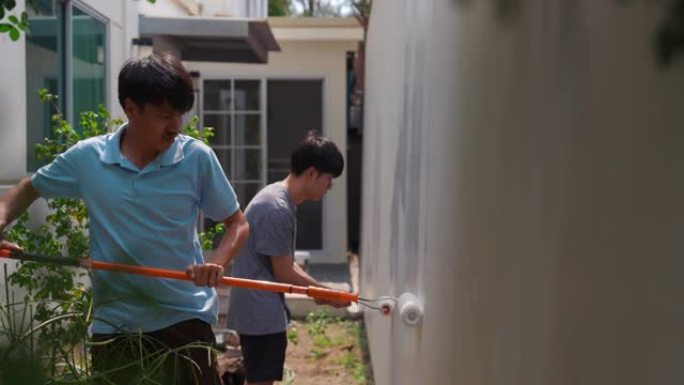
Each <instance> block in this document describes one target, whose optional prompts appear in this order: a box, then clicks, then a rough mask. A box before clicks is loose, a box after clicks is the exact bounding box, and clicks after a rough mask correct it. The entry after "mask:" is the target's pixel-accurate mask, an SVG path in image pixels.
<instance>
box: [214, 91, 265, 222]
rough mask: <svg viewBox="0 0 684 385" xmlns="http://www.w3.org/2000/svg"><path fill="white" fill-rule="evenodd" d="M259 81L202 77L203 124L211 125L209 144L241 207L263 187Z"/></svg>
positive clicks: (260, 92) (261, 111) (261, 112)
mask: <svg viewBox="0 0 684 385" xmlns="http://www.w3.org/2000/svg"><path fill="white" fill-rule="evenodd" d="M261 88H262V82H261V80H253V79H244V80H243V79H230V80H205V81H204V87H203V103H202V112H203V113H202V118H203V122H202V125H203V126H204V127H213V128H214V133H215V136H214V139H213V141H212V148H213V149H214V152H216V156H217V157H218V158H219V161H220V162H221V166H223V170H224V171H225V172H226V174H227V176H228V178H229V179H230V183H231V184H232V185H233V188H234V189H235V193H236V194H237V196H238V200H239V201H240V205H241V206H242V207H243V209H244V208H245V207H246V206H247V204H248V203H249V201H250V200H251V199H252V197H254V195H256V193H257V192H258V191H259V190H260V189H261V188H262V187H264V182H265V169H264V138H263V131H264V129H263V116H264V108H263V102H262V91H261Z"/></svg>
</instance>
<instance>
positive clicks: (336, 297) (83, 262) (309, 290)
mask: <svg viewBox="0 0 684 385" xmlns="http://www.w3.org/2000/svg"><path fill="white" fill-rule="evenodd" d="M0 257H2V258H11V259H18V260H22V261H35V262H43V263H53V264H59V265H67V266H76V267H83V268H86V269H96V270H105V271H115V272H120V273H128V274H137V275H145V276H148V277H156V278H168V279H178V280H183V281H192V279H191V278H190V276H189V275H188V274H187V273H186V272H184V271H177V270H169V269H158V268H154V267H145V266H133V265H124V264H119V263H110V262H100V261H93V260H90V259H76V258H63V257H54V256H48V255H39V254H31V253H25V252H19V251H15V250H12V249H8V248H1V249H0ZM221 285H225V286H233V287H240V288H243V289H252V290H265V291H272V292H277V293H297V294H304V295H307V296H309V297H311V298H317V299H327V300H333V301H340V302H358V301H359V295H358V294H354V293H348V292H345V291H341V290H330V289H323V288H320V287H314V286H308V287H306V286H296V285H290V284H286V283H277V282H268V281H258V280H253V279H243V278H232V277H223V278H221Z"/></svg>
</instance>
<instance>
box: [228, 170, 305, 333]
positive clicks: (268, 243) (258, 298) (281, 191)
mask: <svg viewBox="0 0 684 385" xmlns="http://www.w3.org/2000/svg"><path fill="white" fill-rule="evenodd" d="M245 217H246V218H247V222H249V238H248V240H247V242H246V244H245V245H244V246H243V247H242V249H241V250H240V253H239V254H238V255H237V256H236V257H235V261H234V262H233V266H232V268H231V276H233V277H236V278H248V279H258V280H265V281H275V279H274V277H273V271H272V268H271V261H270V257H271V256H285V255H289V256H294V242H295V233H296V225H297V221H296V206H295V205H294V203H293V202H292V199H291V198H290V195H289V194H288V192H287V189H286V188H285V186H283V184H282V183H281V182H276V183H273V184H270V185H268V186H266V187H265V188H264V189H263V190H261V191H260V192H259V193H258V194H257V195H256V196H255V197H254V198H252V201H251V202H250V203H249V205H248V206H247V209H246V210H245ZM228 319H229V321H228V322H229V326H230V327H231V328H233V329H235V331H237V332H238V333H240V334H246V335H266V334H274V333H281V332H284V331H285V330H286V328H287V315H286V311H285V307H284V304H283V300H282V298H281V295H280V294H278V293H272V292H267V291H259V290H247V289H240V288H237V287H234V288H232V289H231V293H230V308H229V316H228Z"/></svg>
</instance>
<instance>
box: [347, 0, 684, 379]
mask: <svg viewBox="0 0 684 385" xmlns="http://www.w3.org/2000/svg"><path fill="white" fill-rule="evenodd" d="M666 12H668V8H667V7H665V5H664V4H661V3H649V2H629V4H621V3H619V2H614V1H607V2H604V1H594V0H573V1H565V0H531V1H525V2H522V1H521V2H511V1H501V2H499V1H453V0H434V1H415V0H376V1H374V2H373V13H372V17H371V23H370V29H369V35H368V46H367V47H368V48H367V71H366V90H367V92H366V104H365V126H364V150H365V151H364V177H363V195H362V196H363V210H362V216H363V218H362V246H361V255H360V257H361V262H362V269H361V272H362V283H361V291H362V293H363V295H364V296H365V297H367V298H375V297H378V296H399V295H401V294H402V293H404V292H410V293H413V294H415V296H416V297H417V299H418V301H417V302H418V304H419V305H421V306H422V309H423V316H422V319H421V320H420V322H419V324H417V325H411V324H410V323H408V324H407V323H405V322H403V321H402V320H401V317H399V316H397V315H394V316H391V317H386V316H383V315H381V314H380V313H379V312H377V311H370V310H369V311H368V312H367V313H366V314H365V320H366V326H367V331H368V336H369V344H370V350H371V360H372V363H373V369H374V374H375V378H374V379H375V383H376V384H378V385H409V384H410V385H414V384H482V385H484V384H487V385H504V384H505V385H513V384H525V385H547V384H558V385H560V384H565V385H571V384H572V385H575V384H583V385H594V384H595V385H598V384H623V385H624V384H634V385H637V384H681V383H683V382H684V370H682V366H681V357H682V356H684V335H683V334H682V327H681V325H682V320H684V306H682V298H681V293H682V292H684V280H682V275H683V273H684V259H683V258H682V254H683V253H684V244H683V243H682V239H683V238H682V234H684V210H683V207H682V193H683V192H684V179H683V178H682V175H684V158H683V157H682V148H684V130H682V122H684V109H682V107H681V102H682V92H683V91H682V90H684V88H683V86H684V68H683V66H684V62H683V61H682V59H681V57H678V59H677V60H675V62H674V63H673V65H672V66H671V67H669V68H662V67H660V66H659V65H658V63H657V61H656V58H655V54H654V51H655V50H654V47H653V36H654V32H655V31H656V29H657V28H658V27H659V26H660V25H661V22H662V20H663V18H664V15H665V14H666ZM672 12H674V11H672ZM398 20H401V21H402V22H401V23H399V22H397V21H398Z"/></svg>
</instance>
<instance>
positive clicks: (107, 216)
mask: <svg viewBox="0 0 684 385" xmlns="http://www.w3.org/2000/svg"><path fill="white" fill-rule="evenodd" d="M125 129H126V124H124V125H123V126H121V127H120V128H119V129H118V130H117V131H116V132H115V133H113V134H108V135H103V136H98V137H94V138H90V139H87V140H83V141H80V142H78V143H77V144H76V145H74V146H72V147H71V148H70V149H69V150H67V151H66V152H64V153H63V154H61V155H59V156H58V157H57V158H56V159H55V160H54V161H53V162H52V163H50V164H48V165H47V166H45V167H43V168H41V169H40V170H38V171H37V172H36V173H35V174H34V175H33V178H32V184H33V187H34V188H35V189H36V190H38V192H39V193H40V195H41V196H43V197H45V198H54V197H66V198H80V199H83V201H84V202H85V204H86V207H87V209H88V218H89V219H90V250H91V251H90V252H91V255H90V257H91V258H92V259H93V260H98V261H106V262H115V263H126V264H131V265H143V266H151V267H158V268H165V269H174V270H183V271H184V270H185V268H186V267H187V266H188V265H190V264H193V263H202V262H203V260H204V259H203V257H202V250H201V247H200V243H199V239H198V236H197V226H196V225H197V218H198V213H199V210H202V212H203V213H204V214H205V215H206V216H207V217H209V218H211V219H213V220H214V221H217V222H219V221H223V220H224V219H226V218H227V217H229V216H231V215H232V214H234V213H235V212H236V211H237V210H238V209H239V204H238V202H237V199H236V196H235V192H234V191H233V188H232V187H231V185H230V183H229V182H228V179H227V178H226V176H225V174H224V173H223V170H222V169H221V165H220V163H219V161H218V159H217V158H216V155H215V154H214V152H213V151H212V150H211V149H210V148H209V147H208V146H206V145H205V144H204V143H202V142H201V141H198V140H195V139H192V138H190V137H187V136H184V135H179V136H178V137H176V140H175V141H174V143H173V144H172V145H171V146H170V147H169V148H168V149H167V150H166V151H165V152H164V153H162V154H160V155H159V156H158V157H157V158H156V159H155V160H154V161H152V162H151V163H150V164H148V165H147V166H146V167H145V168H144V169H142V170H140V169H138V167H136V166H135V165H134V164H133V163H131V162H130V161H129V160H128V159H126V158H124V157H123V156H122V155H121V150H120V147H119V144H120V141H121V133H122V132H123V131H124V130H125ZM91 280H92V287H93V300H94V321H93V324H92V329H91V330H92V332H93V333H103V334H110V333H121V332H138V331H141V332H149V331H154V330H159V329H162V328H165V327H167V326H170V325H173V324H175V323H177V322H181V321H185V320H189V319H192V318H199V319H201V320H204V321H206V322H209V323H215V322H216V319H217V311H218V310H217V309H218V308H217V303H216V301H217V299H216V291H215V290H214V289H211V288H201V287H197V286H195V285H194V284H193V283H192V282H186V281H177V280H171V279H160V278H152V277H143V276H137V275H132V274H124V273H115V272H105V271H97V270H94V271H93V272H92V274H91Z"/></svg>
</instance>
